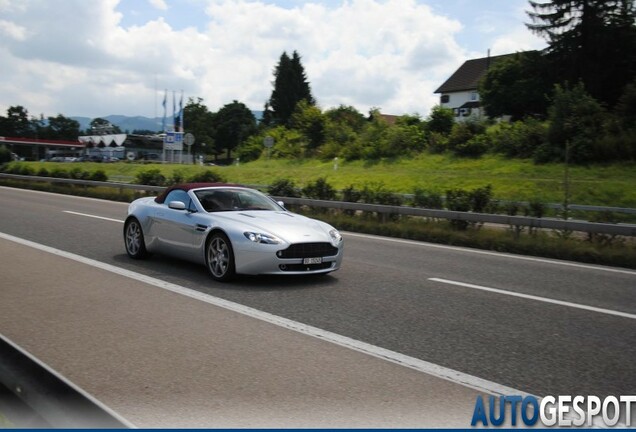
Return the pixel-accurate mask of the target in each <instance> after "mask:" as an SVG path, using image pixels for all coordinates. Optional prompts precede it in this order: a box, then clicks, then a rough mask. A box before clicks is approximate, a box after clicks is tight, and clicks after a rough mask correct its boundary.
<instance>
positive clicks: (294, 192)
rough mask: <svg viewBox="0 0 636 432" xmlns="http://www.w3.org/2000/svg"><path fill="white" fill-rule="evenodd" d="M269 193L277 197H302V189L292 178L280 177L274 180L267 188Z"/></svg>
mask: <svg viewBox="0 0 636 432" xmlns="http://www.w3.org/2000/svg"><path fill="white" fill-rule="evenodd" d="M267 193H268V194H269V195H272V196H277V197H289V198H300V197H301V194H300V189H299V188H297V187H296V185H295V184H294V181H293V180H290V179H278V180H276V181H274V182H273V183H272V184H271V185H269V188H267Z"/></svg>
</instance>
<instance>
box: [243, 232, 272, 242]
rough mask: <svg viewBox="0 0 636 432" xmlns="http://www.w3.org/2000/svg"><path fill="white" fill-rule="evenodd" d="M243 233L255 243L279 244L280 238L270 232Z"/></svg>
mask: <svg viewBox="0 0 636 432" xmlns="http://www.w3.org/2000/svg"><path fill="white" fill-rule="evenodd" d="M243 235H244V236H245V237H246V238H247V239H248V240H249V241H253V242H254V243H265V244H279V243H280V240H279V239H277V238H276V237H274V236H272V235H268V234H263V233H257V232H244V233H243Z"/></svg>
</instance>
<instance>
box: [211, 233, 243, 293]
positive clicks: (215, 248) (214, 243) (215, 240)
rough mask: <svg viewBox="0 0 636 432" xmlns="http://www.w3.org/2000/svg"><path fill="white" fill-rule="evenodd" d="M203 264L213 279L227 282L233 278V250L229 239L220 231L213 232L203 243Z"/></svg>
mask: <svg viewBox="0 0 636 432" xmlns="http://www.w3.org/2000/svg"><path fill="white" fill-rule="evenodd" d="M205 265H206V267H207V268H208V271H209V272H210V275H211V276H212V278H213V279H215V280H217V281H220V282H227V281H229V280H231V279H233V278H234V276H235V275H236V269H235V266H234V251H233V250H232V243H230V239H228V238H227V236H226V235H225V234H223V233H221V232H215V233H213V234H212V235H211V236H210V238H209V239H208V241H207V243H206V245H205Z"/></svg>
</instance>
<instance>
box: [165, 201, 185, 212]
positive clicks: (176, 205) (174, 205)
mask: <svg viewBox="0 0 636 432" xmlns="http://www.w3.org/2000/svg"><path fill="white" fill-rule="evenodd" d="M168 208H171V209H173V210H185V209H186V205H185V204H184V203H183V202H181V201H170V202H169V203H168Z"/></svg>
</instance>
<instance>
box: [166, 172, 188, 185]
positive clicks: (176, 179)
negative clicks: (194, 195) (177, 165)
mask: <svg viewBox="0 0 636 432" xmlns="http://www.w3.org/2000/svg"><path fill="white" fill-rule="evenodd" d="M185 181H186V176H185V173H184V172H183V170H175V171H174V172H173V173H172V176H170V178H169V179H168V183H170V184H171V185H176V184H181V183H185Z"/></svg>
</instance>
